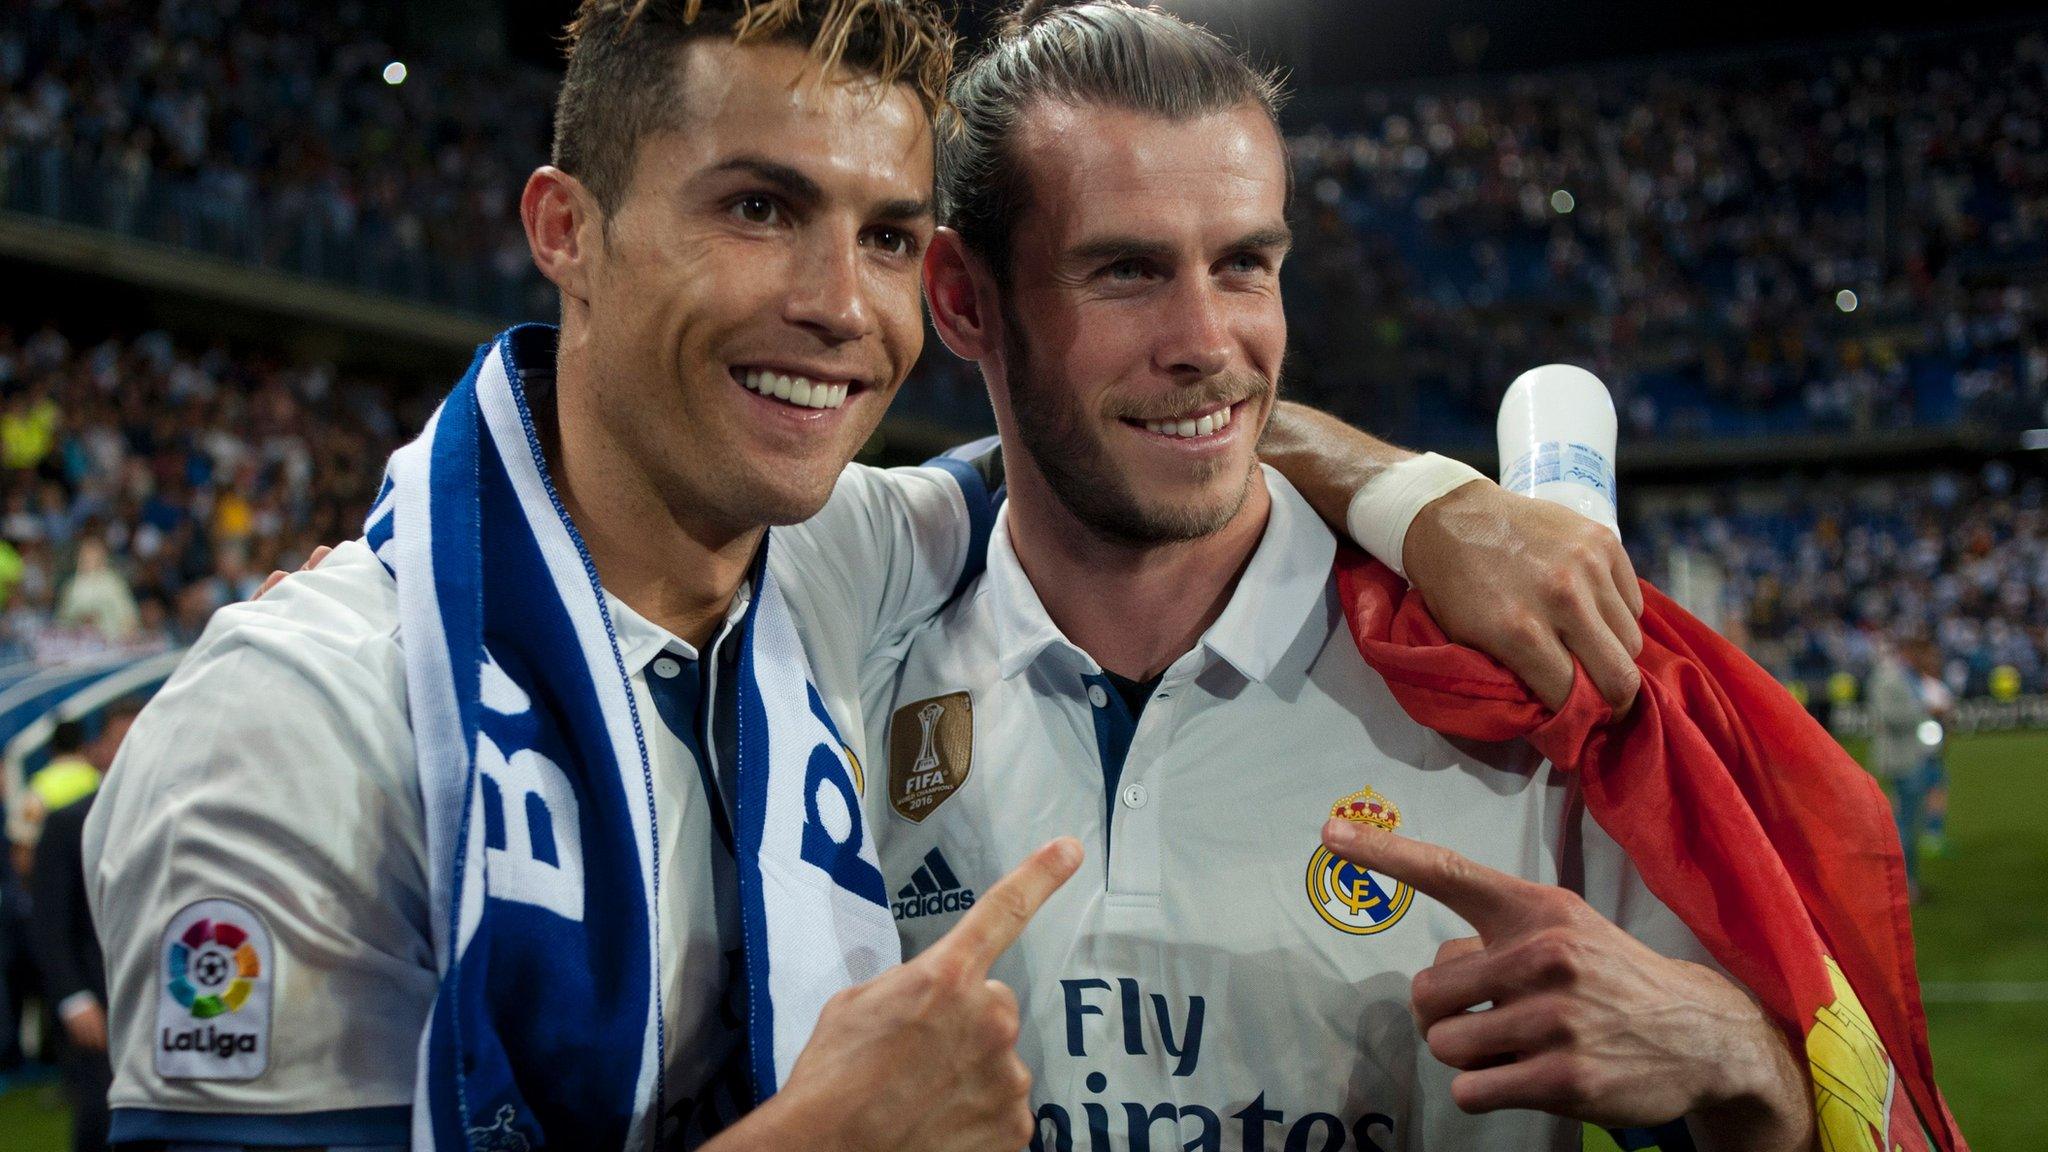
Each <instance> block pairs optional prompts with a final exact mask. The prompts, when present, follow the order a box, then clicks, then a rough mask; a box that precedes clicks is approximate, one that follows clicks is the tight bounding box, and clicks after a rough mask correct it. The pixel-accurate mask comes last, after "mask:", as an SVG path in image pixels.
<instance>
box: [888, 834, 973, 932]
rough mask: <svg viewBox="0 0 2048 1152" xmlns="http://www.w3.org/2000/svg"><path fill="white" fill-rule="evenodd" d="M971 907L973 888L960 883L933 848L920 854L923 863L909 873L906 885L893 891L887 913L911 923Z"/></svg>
mask: <svg viewBox="0 0 2048 1152" xmlns="http://www.w3.org/2000/svg"><path fill="white" fill-rule="evenodd" d="M972 907H974V889H972V888H969V887H967V886H966V885H964V884H962V883H960V878H959V877H957V876H955V875H953V870H952V869H951V868H948V867H946V858H945V857H944V856H941V855H940V854H939V850H938V849H937V848H934V849H932V850H931V851H929V852H927V853H925V854H924V863H922V864H920V865H918V866H917V871H915V872H912V873H911V874H910V883H908V884H905V885H904V886H903V887H901V888H898V889H897V890H896V899H895V901H894V902H893V903H891V904H890V905H889V911H891V912H893V913H895V915H896V918H897V919H898V920H915V919H917V918H918V917H920V916H937V915H939V914H941V913H945V912H965V911H966V910H968V909H969V908H972Z"/></svg>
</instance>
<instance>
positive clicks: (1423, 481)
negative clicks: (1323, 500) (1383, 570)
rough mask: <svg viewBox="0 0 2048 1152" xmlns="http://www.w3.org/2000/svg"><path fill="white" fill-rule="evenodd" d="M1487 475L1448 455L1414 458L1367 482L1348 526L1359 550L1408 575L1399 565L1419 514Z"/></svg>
mask: <svg viewBox="0 0 2048 1152" xmlns="http://www.w3.org/2000/svg"><path fill="white" fill-rule="evenodd" d="M1484 479H1486V477H1485V475H1483V474H1482V473H1481V472H1480V471H1479V470H1478V469H1476V468H1473V467H1471V466H1470V465H1467V464H1462V463H1460V462H1458V461H1456V460H1453V459H1451V458H1450V457H1448V456H1439V455H1437V454H1436V453H1434V452H1425V453H1423V454H1422V455H1420V456H1411V457H1409V458H1408V459H1406V460H1403V461H1401V462H1400V463H1399V464H1396V465H1394V466H1393V467H1391V468H1388V469H1387V470H1385V471H1383V472H1381V473H1380V474H1379V475H1377V476H1375V477H1373V478H1372V479H1371V480H1369V481H1367V482H1366V484H1365V487H1363V488H1360V489H1359V490H1358V492H1357V494H1356V495H1354V496H1352V497H1351V506H1350V507H1349V508H1347V509H1346V510H1345V513H1344V527H1345V528H1346V529H1347V530H1348V531H1349V532H1350V533H1351V539H1352V540H1353V541H1354V542H1356V543H1357V545H1358V546H1359V547H1360V548H1363V549H1365V550H1366V551H1367V552H1368V553H1370V554H1371V555H1372V557H1373V559H1375V560H1378V561H1379V562H1380V563H1382V564H1385V565H1386V566H1387V567H1389V568H1392V569H1393V570H1394V571H1395V572H1396V573H1397V574H1399V575H1400V576H1402V577H1403V578H1404V579H1405V578H1406V577H1407V575H1408V569H1407V568H1406V567H1405V566H1404V565H1403V564H1402V563H1401V549H1402V547H1403V546H1404V545H1405V544H1407V542H1408V526H1409V525H1410V524H1413V523H1414V522H1415V517H1416V516H1417V515H1419V514H1421V512H1422V510H1423V509H1424V508H1426V507H1428V506H1429V505H1430V504H1431V503H1432V502H1434V501H1436V500H1438V499H1440V498H1441V497H1444V496H1446V495H1449V494H1450V493H1451V492H1453V491H1455V490H1457V489H1459V488H1463V487H1464V486H1465V485H1467V484H1470V483H1471V482H1472V481H1474V480H1484Z"/></svg>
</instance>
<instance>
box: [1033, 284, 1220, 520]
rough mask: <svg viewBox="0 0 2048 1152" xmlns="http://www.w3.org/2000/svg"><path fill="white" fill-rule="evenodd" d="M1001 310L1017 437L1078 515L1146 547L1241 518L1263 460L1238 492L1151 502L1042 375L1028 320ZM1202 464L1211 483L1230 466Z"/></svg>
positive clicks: (1083, 416) (1082, 416)
mask: <svg viewBox="0 0 2048 1152" xmlns="http://www.w3.org/2000/svg"><path fill="white" fill-rule="evenodd" d="M1002 311H1003V329H1004V331H1003V345H1004V364H1005V368H1006V373H1007V376H1008V387H1009V392H1010V414H1011V418H1012V419H1013V420H1014V421H1015V423H1016V426H1017V437H1018V439H1019V440H1021V441H1022V442H1023V448H1024V450H1025V452H1026V453H1027V454H1029V456H1030V457H1031V462H1032V464H1033V465H1035V466H1036V467H1037V469H1038V472H1039V475H1041V476H1043V477H1045V482H1046V484H1047V486H1049V487H1050V488H1051V489H1052V492H1053V496H1054V498H1055V499H1057V500H1058V501H1059V502H1060V504H1061V505H1063V506H1064V507H1065V508H1066V509H1067V511H1068V512H1069V513H1070V514H1071V515H1072V516H1073V517H1074V518H1075V519H1076V520H1079V521H1080V522H1081V524H1082V525H1083V526H1085V527H1086V528H1088V529H1089V530H1091V531H1093V532H1095V533H1097V534H1098V535H1100V536H1101V537H1103V538H1104V539H1106V540H1110V541H1113V542H1116V543H1120V544H1128V545H1136V546H1140V547H1145V546H1154V545H1160V544H1179V543H1183V542H1186V541H1189V540H1198V539H1201V538H1202V537H1204V536H1208V535H1210V534H1212V533H1215V532H1218V531H1221V530H1222V528H1223V526H1224V525H1226V524H1228V523H1230V521H1231V520H1233V519H1234V518H1236V516H1237V514H1238V512H1239V510H1241V509H1242V508H1243V507H1244V503H1245V501H1246V500H1247V499H1249V498H1250V497H1251V491H1252V477H1253V476H1254V475H1255V474H1256V473H1257V471H1258V463H1257V461H1254V462H1253V463H1252V465H1251V466H1250V467H1249V468H1247V469H1246V470H1245V473H1244V477H1243V483H1242V484H1240V485H1239V486H1238V488H1237V491H1236V492H1235V493H1234V494H1233V495H1231V496H1229V497H1227V498H1225V499H1222V500H1219V501H1216V502H1214V503H1205V504H1195V505H1187V504H1173V503H1170V502H1160V501H1149V502H1148V501H1147V500H1145V499H1144V498H1143V497H1141V496H1140V494H1139V493H1138V492H1137V491H1135V490H1134V488H1133V486H1132V485H1131V483H1130V482H1129V480H1128V479H1127V478H1126V477H1125V476H1124V475H1123V474H1122V473H1121V472H1120V471H1119V470H1118V468H1117V466H1116V464H1115V463H1114V461H1112V460H1111V459H1110V456H1109V453H1108V451H1107V449H1106V447H1105V446H1104V444H1103V442H1102V438H1101V436H1100V434H1099V433H1098V431H1097V430H1096V428H1094V427H1093V426H1092V422H1091V421H1090V420H1089V419H1088V416H1087V414H1086V413H1085V412H1083V411H1082V409H1081V407H1080V405H1078V404H1074V403H1070V402H1068V401H1065V400H1063V399H1062V398H1061V391H1060V389H1058V388H1057V387H1048V386H1046V385H1045V383H1044V382H1043V381H1041V380H1039V379H1038V375H1037V372H1036V370H1035V367H1034V365H1033V364H1032V358H1031V354H1030V350H1029V348H1028V347H1027V346H1026V343H1025V340H1024V335H1023V332H1024V329H1023V326H1022V325H1021V324H1020V323H1018V319H1017V316H1016V314H1015V312H1014V311H1012V309H1011V307H1010V303H1009V301H1007V300H1005V301H1004V302H1003V304H1002ZM1250 399H1252V400H1253V401H1257V400H1258V399H1259V398H1258V397H1257V396H1256V395H1254V396H1252V397H1250ZM1199 467H1200V471H1199V472H1198V473H1197V479H1198V480H1199V481H1200V482H1203V483H1206V482H1207V481H1209V480H1210V479H1211V478H1213V477H1214V476H1215V475H1217V472H1218V470H1219V469H1221V468H1224V467H1226V465H1224V464H1223V463H1221V462H1210V463H1205V464H1202V465H1200V466H1199Z"/></svg>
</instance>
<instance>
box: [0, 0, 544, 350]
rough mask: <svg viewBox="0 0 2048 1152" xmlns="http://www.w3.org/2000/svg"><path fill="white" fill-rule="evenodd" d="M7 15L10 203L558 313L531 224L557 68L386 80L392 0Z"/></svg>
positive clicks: (3, 121) (477, 302)
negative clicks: (530, 235)
mask: <svg viewBox="0 0 2048 1152" xmlns="http://www.w3.org/2000/svg"><path fill="white" fill-rule="evenodd" d="M9 8H10V12H11V13H18V14H19V15H20V17H21V18H20V19H19V20H16V19H14V18H13V17H12V15H10V18H9V19H8V20H7V21H6V22H4V24H0V82H4V84H5V86H6V92H7V95H6V101H5V106H4V109H0V174H4V181H0V187H4V190H5V195H6V205H7V207H9V208H12V209H15V210H17V211H23V212H29V213H33V214H36V215H40V216H45V217H53V218H56V219H61V220H66V221H70V222H74V223H79V224H85V225H89V226H91V227H95V228H101V229H106V230H109V231H112V232H116V233H120V234H124V235H129V236H135V237H139V238H143V239H148V240H153V241H158V242H161V243H165V244H172V245H176V246H178V247H181V248H189V249H196V250H199V251H203V252H207V253H210V254H213V255H217V256H222V257H227V258H229V259H232V260H236V261H238V262H242V263H246V264H252V265H257V266H260V267H266V268H275V269H281V270H284V271H289V272H294V273H298V274H301V275H306V276H312V277H318V278H323V279H329V280H335V281H339V282H342V283H346V284H351V285H354V286H357V287H361V288H366V289H371V290H375V291H379V292H386V293H394V294H397V295H401V296H405V297H409V298H412V299H416V300H423V301H431V302H434V303H438V304H445V305H452V306H455V307H458V308H462V309H465V310H467V311H471V312H476V313H481V314H485V315H491V316H497V317H508V316H524V315H532V314H536V313H538V314H545V313H546V312H548V311H551V310H552V308H553V299H552V297H550V296H547V295H546V294H545V293H540V292H539V289H540V286H541V280H540V277H539V276H538V275H537V274H536V273H535V272H534V271H533V267H532V264H531V262H530V261H529V260H528V259H527V253H526V245H525V241H524V239H523V237H522V236H521V234H520V231H519V226H518V217H517V212H518V199H519V187H520V185H521V183H522V182H524V180H525V179H526V174H527V172H529V171H530V170H531V169H532V167H533V165H534V163H535V162H536V160H537V159H539V158H541V157H543V156H545V155H546V143H547V132H548V118H549V113H550V110H551V108H552V103H553V93H554V85H555V79H556V78H555V77H553V76H550V75H548V74H547V73H546V72H545V71H544V70H541V69H537V68H533V67H531V66H528V65H520V64H517V63H516V62H510V61H505V60H501V59H489V58H484V59H464V60H460V61H455V60H449V61H435V60H423V61H416V62H413V63H411V64H409V65H405V67H406V68H408V69H409V71H410V73H411V80H412V83H410V84H407V83H396V84H394V83H389V82H387V81H386V80H385V79H384V78H383V77H382V75H381V73H382V70H383V69H384V68H385V67H386V65H387V64H389V63H391V62H392V60H393V57H394V54H393V52H392V50H391V49H390V47H389V46H388V45H387V44H386V43H385V42H384V41H383V39H382V38H381V37H380V36H378V35H377V34H376V33H375V32H374V31H373V30H372V21H371V20H370V16H371V15H372V14H377V13H380V12H381V8H380V7H379V6H376V5H364V4H357V5H334V4H320V3H301V2H295V0H291V2H285V3H264V4H245V3H240V2H239V0H178V2H173V3H168V4H163V5H126V4H99V5H70V4H15V5H10V6H9ZM394 75H403V74H394Z"/></svg>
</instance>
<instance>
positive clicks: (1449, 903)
mask: <svg viewBox="0 0 2048 1152" xmlns="http://www.w3.org/2000/svg"><path fill="white" fill-rule="evenodd" d="M1323 843H1324V844H1326V845H1327V846H1328V847H1329V849H1330V850H1331V851H1332V852H1334V853H1336V854H1337V855H1339V856H1342V857H1343V858H1344V859H1346V860H1349V861H1351V862H1352V863H1353V864H1356V865H1358V866H1359V867H1362V868H1367V869H1370V870H1371V871H1373V872H1375V873H1378V874H1379V875H1382V876H1386V877H1388V878H1390V879H1393V880H1398V881H1402V882H1405V883H1407V884H1408V885H1409V886H1410V887H1412V888H1414V889H1416V890H1417V891H1420V892H1422V893H1423V894H1424V895H1427V896H1430V897H1432V898H1434V899H1436V900H1437V901H1439V902H1440V903H1442V904H1443V905H1445V906H1446V907H1448V908H1449V909H1450V910H1451V911H1453V912H1455V913H1457V914H1458V915H1459V916H1461V917H1463V918H1464V919H1465V921H1466V922H1467V923H1469V924H1471V925H1472V927H1473V928H1474V929H1476V930H1477V931H1478V933H1479V934H1478V936H1476V937H1467V938H1464V939H1459V940H1452V941H1449V942H1448V943H1446V944H1444V945H1443V946H1442V947H1441V948H1440V949H1439V950H1438V951H1437V957H1436V963H1434V964H1433V965H1431V966H1430V967H1428V968H1426V969H1424V970H1423V971H1422V972H1420V973H1418V974H1417V975H1416V977H1415V980H1414V983H1413V985H1412V986H1411V996H1412V1007H1413V1009H1414V1013H1415V1023H1416V1026H1417V1027H1418V1028H1419V1029H1420V1030H1421V1032H1422V1035H1423V1037H1424V1039H1425V1040H1426V1042H1427V1043H1428V1045H1429V1050H1430V1053H1431V1054H1432V1055H1434V1056H1435V1057H1436V1058H1437V1059H1438V1060H1440V1061H1442V1062H1443V1063H1445V1064H1447V1065H1449V1066H1451V1067H1453V1068H1457V1069H1460V1071H1459V1073H1458V1076H1457V1077H1456V1079H1454V1080H1453V1081H1452V1082H1451V1096H1452V1099H1453V1100H1455V1101H1456V1103H1457V1105H1458V1107H1460V1108H1462V1109H1464V1110H1465V1111H1467V1112H1492V1111H1495V1110H1497V1109H1502V1108H1533V1109H1537V1110H1539V1111H1544V1112H1549V1113H1552V1114H1555V1115H1561V1116H1567V1117H1570V1118H1572V1119H1576V1120H1580V1121H1584V1122H1587V1123H1592V1124H1598V1125H1602V1126H1605V1127H1610V1128H1648V1127H1655V1126H1657V1125H1660V1124H1665V1123H1668V1122H1670V1121H1672V1120H1675V1119H1677V1118H1679V1117H1681V1116H1689V1117H1691V1118H1693V1121H1694V1123H1695V1125H1696V1127H1697V1128H1698V1129H1699V1130H1700V1133H1701V1135H1702V1136H1705V1137H1706V1138H1707V1139H1708V1140H1710V1141H1711V1143H1712V1144H1713V1146H1715V1147H1739V1148H1745V1149H1752V1150H1756V1152H1765V1150H1773V1152H1775V1150H1779V1149H1783V1150H1786V1152H1792V1150H1803V1149H1807V1148H1810V1147H1811V1146H1812V1141H1813V1113H1812V1104H1811V1093H1810V1089H1809V1088H1808V1086H1807V1080H1806V1076H1805V1074H1804V1073H1803V1072H1802V1071H1801V1070H1800V1069H1799V1067H1798V1065H1796V1064H1795V1063H1794V1062H1793V1060H1792V1054H1791V1050H1790V1048H1789V1046H1788V1045H1787V1043H1786V1041H1785V1038H1784V1036H1783V1035H1782V1034H1781V1033H1780V1032H1779V1031H1778V1029H1777V1028H1776V1027H1775V1026H1774V1025H1773V1024H1772V1023H1771V1021H1770V1020H1769V1018H1768V1017H1766V1016H1765V1015H1764V1013H1763V1011H1762V1009H1760V1008H1759V1007H1757V1005H1756V1003H1755V1002H1754V1001H1752V1000H1751V999H1750V998H1749V997H1748V995H1746V994H1745V993H1744V992H1743V991H1742V990H1741V989H1740V988H1738V987H1737V986H1736V985H1734V984H1733V983H1731V982H1730V981H1729V980H1727V979H1726V978H1725V977H1723V976H1721V975H1720V974H1719V973H1717V972H1715V971H1713V970H1712V969H1709V968H1706V967H1704V966H1702V965H1698V964H1691V963H1687V962H1685V961H1683V960H1674V959H1671V958H1669V957H1665V956H1660V955H1658V954H1657V953H1655V952H1652V951H1651V950H1650V949H1649V948H1647V947H1645V946H1643V944H1642V943H1641V942H1639V941H1637V940H1636V939H1635V938H1634V937H1631V936H1630V935H1629V934H1628V933H1626V932H1624V931H1622V930H1621V929H1620V928H1619V927H1617V926H1616V925H1615V924H1614V923H1613V922H1612V921H1610V920H1608V919H1607V918H1606V917H1604V916H1602V915H1600V914H1599V913H1598V912H1596V911H1594V910H1593V908H1592V907H1591V906H1590V905H1588V904H1587V903H1586V902H1585V901H1584V900H1583V899H1581V898H1580V897H1579V896H1578V895H1577V894H1575V893H1572V892H1569V891H1566V890H1565V889H1563V888H1558V887H1555V886H1553V885H1548V884H1537V883H1534V882H1532V881H1528V880H1523V879H1521V878H1520V877H1517V876H1511V875H1508V874H1507V873H1505V872H1500V871H1496V870H1494V869H1492V868H1488V867H1486V866H1485V865H1482V864H1479V863H1476V862H1474V861H1472V860H1470V859H1468V858H1466V857H1464V856H1461V855H1459V854H1458V853H1456V852H1453V851H1451V850H1449V849H1447V848H1442V847H1439V846H1436V845H1433V844H1427V843H1424V842H1422V841H1419V840H1412V839H1409V838H1407V837H1405V836H1399V835H1395V834H1393V833H1389V832H1382V831H1380V830H1378V829H1373V828H1364V827H1361V826H1359V825H1358V824H1355V823H1353V822H1350V821H1346V820H1332V821H1330V822H1329V824H1328V825H1326V826H1325V827H1324V829H1323ZM1481 1005H1487V1007H1484V1008H1481V1007H1480V1006H1481Z"/></svg>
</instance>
